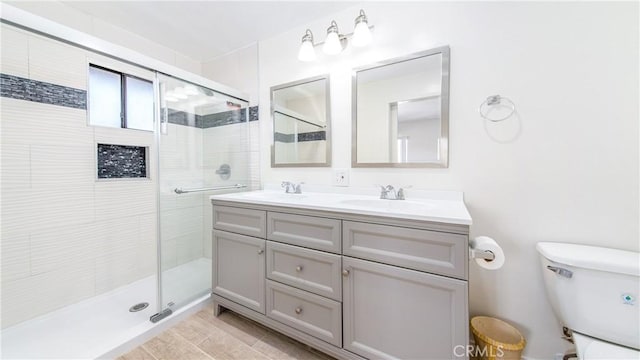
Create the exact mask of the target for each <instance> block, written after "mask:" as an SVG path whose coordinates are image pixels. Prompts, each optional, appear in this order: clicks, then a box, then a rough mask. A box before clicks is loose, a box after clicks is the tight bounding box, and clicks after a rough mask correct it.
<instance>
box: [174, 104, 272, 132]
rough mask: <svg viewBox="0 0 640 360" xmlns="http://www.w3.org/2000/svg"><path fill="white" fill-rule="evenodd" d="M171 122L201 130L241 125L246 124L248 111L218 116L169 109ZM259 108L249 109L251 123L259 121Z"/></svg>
mask: <svg viewBox="0 0 640 360" xmlns="http://www.w3.org/2000/svg"><path fill="white" fill-rule="evenodd" d="M167 114H168V117H169V122H170V123H172V124H177V125H184V126H194V127H197V128H200V129H207V128H210V127H216V126H224V125H231V124H239V123H242V122H245V116H246V114H247V109H239V110H230V111H224V112H221V113H217V114H209V115H195V114H192V113H188V112H185V111H180V110H175V109H168V111H167ZM258 119H259V117H258V106H252V107H250V108H249V121H257V120H258Z"/></svg>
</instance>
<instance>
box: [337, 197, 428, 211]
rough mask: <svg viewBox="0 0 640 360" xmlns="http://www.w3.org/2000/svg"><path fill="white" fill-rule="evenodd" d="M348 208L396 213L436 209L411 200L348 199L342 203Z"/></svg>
mask: <svg viewBox="0 0 640 360" xmlns="http://www.w3.org/2000/svg"><path fill="white" fill-rule="evenodd" d="M340 203H341V204H343V205H346V206H357V207H366V208H373V209H377V210H389V211H390V210H394V211H410V212H419V211H426V210H432V209H434V208H435V205H433V204H427V203H422V202H417V201H410V200H385V199H348V200H342V201H340Z"/></svg>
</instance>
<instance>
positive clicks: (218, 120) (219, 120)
mask: <svg viewBox="0 0 640 360" xmlns="http://www.w3.org/2000/svg"><path fill="white" fill-rule="evenodd" d="M246 114H247V109H239V110H230V111H224V112H220V113H216V114H209V115H204V116H200V119H201V121H202V122H201V127H202V128H203V129H207V128H210V127H216V126H223V125H231V124H239V123H243V122H246V121H247V118H246V116H247V115H246Z"/></svg>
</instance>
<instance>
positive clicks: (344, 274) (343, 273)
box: [342, 269, 349, 277]
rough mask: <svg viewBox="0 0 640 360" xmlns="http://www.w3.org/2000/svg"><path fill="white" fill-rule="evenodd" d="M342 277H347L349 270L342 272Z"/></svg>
mask: <svg viewBox="0 0 640 360" xmlns="http://www.w3.org/2000/svg"><path fill="white" fill-rule="evenodd" d="M342 276H344V277H347V276H349V270H347V269H344V270H342Z"/></svg>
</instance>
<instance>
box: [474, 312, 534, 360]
mask: <svg viewBox="0 0 640 360" xmlns="http://www.w3.org/2000/svg"><path fill="white" fill-rule="evenodd" d="M471 332H472V333H473V338H474V339H475V340H476V347H475V351H474V355H476V359H481V360H496V359H509V360H520V359H521V358H522V350H524V346H525V345H526V341H525V340H524V337H523V336H522V334H520V332H519V331H518V329H516V328H514V327H513V326H511V325H509V324H508V323H506V322H504V321H502V320H499V319H496V318H492V317H488V316H476V317H474V318H473V319H471Z"/></svg>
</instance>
